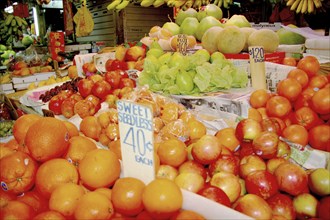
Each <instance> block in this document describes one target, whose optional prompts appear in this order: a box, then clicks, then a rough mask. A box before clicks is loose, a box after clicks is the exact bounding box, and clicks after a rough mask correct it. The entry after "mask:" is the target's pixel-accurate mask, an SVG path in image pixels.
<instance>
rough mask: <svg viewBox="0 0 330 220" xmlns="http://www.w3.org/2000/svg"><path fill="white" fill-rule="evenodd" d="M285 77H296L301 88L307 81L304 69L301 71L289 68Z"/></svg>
mask: <svg viewBox="0 0 330 220" xmlns="http://www.w3.org/2000/svg"><path fill="white" fill-rule="evenodd" d="M287 78H293V79H296V80H297V81H298V82H299V83H300V85H301V86H302V87H303V88H305V87H306V86H307V85H308V82H309V79H308V75H307V73H306V72H305V71H303V70H301V69H297V68H296V69H293V70H290V72H289V73H288V75H287Z"/></svg>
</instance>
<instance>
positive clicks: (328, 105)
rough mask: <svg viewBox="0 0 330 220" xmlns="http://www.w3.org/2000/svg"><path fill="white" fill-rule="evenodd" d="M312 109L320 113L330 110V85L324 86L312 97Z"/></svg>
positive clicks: (326, 112)
mask: <svg viewBox="0 0 330 220" xmlns="http://www.w3.org/2000/svg"><path fill="white" fill-rule="evenodd" d="M311 104H312V105H311V107H312V109H313V110H314V111H315V112H317V113H319V114H328V113H329V112H330V87H329V86H328V87H324V88H322V89H320V90H319V91H317V92H316V93H315V94H314V96H313V97H312V99H311Z"/></svg>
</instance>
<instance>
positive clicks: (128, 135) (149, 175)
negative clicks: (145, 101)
mask: <svg viewBox="0 0 330 220" xmlns="http://www.w3.org/2000/svg"><path fill="white" fill-rule="evenodd" d="M117 110H118V121H119V132H120V144H121V153H122V164H123V176H124V177H135V178H138V179H140V180H142V181H143V182H144V183H146V184H147V183H149V182H150V181H152V180H153V179H155V164H154V147H153V136H154V134H153V133H154V132H153V131H154V129H153V114H152V110H151V109H150V108H149V107H147V106H144V105H139V104H136V103H134V102H131V101H123V100H119V101H117Z"/></svg>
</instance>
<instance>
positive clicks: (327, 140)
mask: <svg viewBox="0 0 330 220" xmlns="http://www.w3.org/2000/svg"><path fill="white" fill-rule="evenodd" d="M308 140H309V144H310V145H311V147H313V148H315V149H318V150H323V151H328V152H330V125H326V124H323V125H317V126H315V127H313V128H312V129H310V130H309V132H308Z"/></svg>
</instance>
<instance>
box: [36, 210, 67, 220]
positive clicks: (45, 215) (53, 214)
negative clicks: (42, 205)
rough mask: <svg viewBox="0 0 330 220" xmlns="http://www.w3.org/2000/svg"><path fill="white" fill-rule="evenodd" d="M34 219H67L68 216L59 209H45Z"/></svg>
mask: <svg viewBox="0 0 330 220" xmlns="http://www.w3.org/2000/svg"><path fill="white" fill-rule="evenodd" d="M32 220H66V218H65V217H64V216H63V215H62V214H61V213H59V212H57V211H51V210H50V211H44V212H41V213H39V214H38V215H36V216H35V217H34V218H33V219H32Z"/></svg>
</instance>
